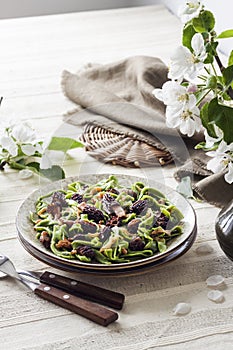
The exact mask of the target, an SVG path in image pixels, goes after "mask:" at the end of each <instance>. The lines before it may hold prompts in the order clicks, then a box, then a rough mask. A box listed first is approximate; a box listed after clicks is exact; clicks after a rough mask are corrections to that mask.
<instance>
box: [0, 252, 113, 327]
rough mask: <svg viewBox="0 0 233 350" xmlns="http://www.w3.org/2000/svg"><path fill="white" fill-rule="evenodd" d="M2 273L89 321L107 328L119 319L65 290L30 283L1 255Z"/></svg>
mask: <svg viewBox="0 0 233 350" xmlns="http://www.w3.org/2000/svg"><path fill="white" fill-rule="evenodd" d="M0 271H2V272H3V273H5V274H7V275H8V276H10V277H12V278H14V279H16V280H18V281H19V282H21V283H23V284H24V285H25V286H27V287H28V288H29V289H31V290H32V291H33V292H34V293H35V294H37V295H38V296H40V297H42V298H43V299H45V300H48V301H51V302H52V303H54V304H57V305H59V306H61V307H63V308H65V309H68V310H70V311H72V312H75V313H77V314H79V315H81V316H83V317H86V318H88V319H89V320H92V321H94V322H96V323H98V324H100V325H102V326H107V325H109V324H110V323H112V322H114V321H116V320H117V319H118V314H117V313H116V312H114V311H112V310H108V309H106V308H105V307H103V306H100V305H98V304H95V303H92V302H91V301H89V300H84V299H82V298H79V297H78V296H75V295H72V294H71V293H66V292H64V290H61V289H58V288H55V287H53V286H51V285H48V284H45V283H43V282H42V283H41V282H39V281H36V282H32V281H29V280H28V279H26V278H25V277H24V276H22V275H21V274H20V273H18V272H17V271H16V269H15V267H14V265H13V263H12V261H11V260H10V259H9V258H8V257H6V256H5V255H1V254H0ZM26 273H27V272H26V271H25V274H26ZM29 275H30V273H29V272H28V273H27V276H29ZM31 277H32V276H31ZM49 278H51V277H49ZM52 279H53V278H52Z"/></svg>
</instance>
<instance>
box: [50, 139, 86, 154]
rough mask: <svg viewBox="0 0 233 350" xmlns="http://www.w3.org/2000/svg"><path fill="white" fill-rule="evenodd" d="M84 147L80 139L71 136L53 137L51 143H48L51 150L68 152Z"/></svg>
mask: <svg viewBox="0 0 233 350" xmlns="http://www.w3.org/2000/svg"><path fill="white" fill-rule="evenodd" d="M79 147H83V144H82V143H81V142H79V141H76V140H74V139H71V138H69V137H57V136H54V137H52V139H51V141H50V144H49V145H48V147H47V148H48V149H49V150H53V151H62V152H64V153H66V152H67V151H68V150H70V149H74V148H79Z"/></svg>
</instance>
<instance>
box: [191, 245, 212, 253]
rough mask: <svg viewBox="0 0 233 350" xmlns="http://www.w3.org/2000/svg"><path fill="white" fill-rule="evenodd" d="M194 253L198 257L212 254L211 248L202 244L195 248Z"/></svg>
mask: <svg viewBox="0 0 233 350" xmlns="http://www.w3.org/2000/svg"><path fill="white" fill-rule="evenodd" d="M195 251H196V253H197V254H200V255H202V254H203V255H204V254H210V253H212V252H213V248H212V247H211V246H210V245H209V244H208V243H202V244H200V245H199V246H198V247H197V248H196V250H195Z"/></svg>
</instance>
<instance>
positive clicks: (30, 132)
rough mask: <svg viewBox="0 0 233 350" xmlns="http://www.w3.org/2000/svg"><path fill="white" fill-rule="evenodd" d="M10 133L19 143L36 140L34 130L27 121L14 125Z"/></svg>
mask: <svg viewBox="0 0 233 350" xmlns="http://www.w3.org/2000/svg"><path fill="white" fill-rule="evenodd" d="M11 134H12V136H13V137H14V139H15V140H16V141H17V142H18V143H19V144H27V143H34V142H35V141H36V133H35V130H34V129H33V128H32V127H31V126H30V125H29V124H28V123H21V124H16V125H14V126H13V127H12V132H11Z"/></svg>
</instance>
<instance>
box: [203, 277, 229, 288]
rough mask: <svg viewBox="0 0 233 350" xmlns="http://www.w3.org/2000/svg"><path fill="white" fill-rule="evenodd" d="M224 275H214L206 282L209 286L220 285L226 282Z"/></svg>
mask: <svg viewBox="0 0 233 350" xmlns="http://www.w3.org/2000/svg"><path fill="white" fill-rule="evenodd" d="M224 281H225V279H224V277H223V276H221V275H212V276H210V277H208V278H207V280H206V284H207V286H208V287H218V286H221V285H222V284H224Z"/></svg>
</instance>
